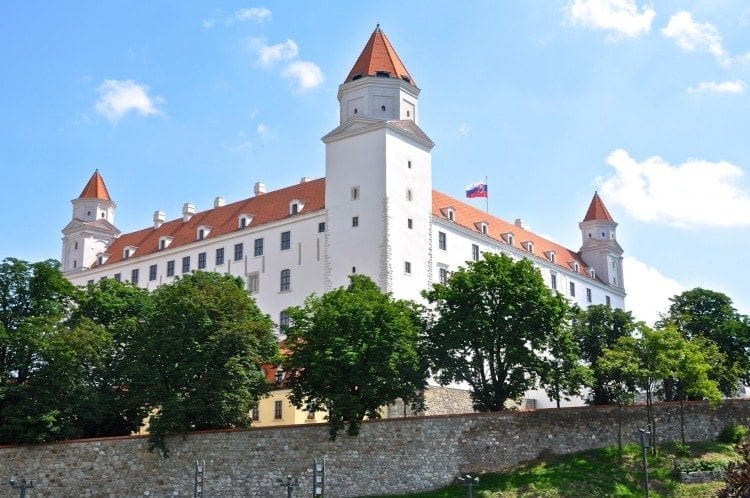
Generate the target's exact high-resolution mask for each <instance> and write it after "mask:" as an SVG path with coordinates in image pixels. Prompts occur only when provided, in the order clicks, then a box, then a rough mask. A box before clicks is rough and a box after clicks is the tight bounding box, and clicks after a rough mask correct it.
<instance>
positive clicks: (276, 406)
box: [273, 400, 283, 420]
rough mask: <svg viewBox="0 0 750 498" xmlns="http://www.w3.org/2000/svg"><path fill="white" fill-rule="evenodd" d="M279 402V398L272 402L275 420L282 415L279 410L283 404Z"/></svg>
mask: <svg viewBox="0 0 750 498" xmlns="http://www.w3.org/2000/svg"><path fill="white" fill-rule="evenodd" d="M281 403H282V402H281V400H276V401H274V402H273V418H275V419H276V420H279V419H281V418H282V415H283V414H282V412H281V410H282V406H283V405H282V404H281Z"/></svg>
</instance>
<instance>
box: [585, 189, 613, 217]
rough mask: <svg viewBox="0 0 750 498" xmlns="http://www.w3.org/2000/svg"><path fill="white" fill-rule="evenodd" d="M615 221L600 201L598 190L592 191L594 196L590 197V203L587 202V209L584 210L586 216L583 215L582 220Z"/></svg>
mask: <svg viewBox="0 0 750 498" xmlns="http://www.w3.org/2000/svg"><path fill="white" fill-rule="evenodd" d="M594 220H596V221H615V220H613V219H612V216H611V215H610V214H609V211H607V208H606V206H605V205H604V202H602V199H601V197H599V193H598V192H594V198H593V199H591V204H589V209H588V211H586V216H584V218H583V221H594Z"/></svg>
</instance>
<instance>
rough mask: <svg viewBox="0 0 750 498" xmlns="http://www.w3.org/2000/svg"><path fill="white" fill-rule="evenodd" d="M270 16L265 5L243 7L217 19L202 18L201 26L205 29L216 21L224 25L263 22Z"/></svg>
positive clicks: (211, 26) (214, 24) (269, 11)
mask: <svg viewBox="0 0 750 498" xmlns="http://www.w3.org/2000/svg"><path fill="white" fill-rule="evenodd" d="M270 18H271V10H270V9H267V8H265V7H250V8H245V9H239V10H237V11H235V12H234V14H231V15H228V16H221V17H219V18H218V19H217V18H215V17H212V18H209V19H204V20H203V27H204V28H206V29H210V28H213V27H214V26H216V24H218V23H222V24H224V25H226V26H231V25H232V24H235V23H238V22H245V21H255V22H263V21H266V20H268V19H270Z"/></svg>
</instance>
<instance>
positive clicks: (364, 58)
mask: <svg viewBox="0 0 750 498" xmlns="http://www.w3.org/2000/svg"><path fill="white" fill-rule="evenodd" d="M379 71H384V72H387V73H389V74H390V77H391V78H400V79H404V80H406V81H407V82H409V83H411V84H412V85H415V86H416V83H415V82H414V78H412V77H411V75H410V74H409V71H407V70H406V66H404V63H403V62H401V58H400V57H399V56H398V54H397V53H396V50H394V48H393V45H391V42H390V40H388V37H387V36H385V33H383V30H381V29H380V25H379V24H378V26H377V27H376V28H375V31H373V32H372V36H370V39H369V40H368V41H367V44H366V45H365V48H364V49H362V53H361V54H359V58H358V59H357V62H355V63H354V67H352V70H351V71H349V76H347V77H346V80H344V83H348V82H350V81H353V80H354V77H355V76H377V73H378V72H379Z"/></svg>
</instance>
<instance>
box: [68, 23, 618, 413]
mask: <svg viewBox="0 0 750 498" xmlns="http://www.w3.org/2000/svg"><path fill="white" fill-rule="evenodd" d="M376 34H377V31H376V33H374V34H373V36H374V37H375V35H376ZM363 53H364V52H363ZM360 59H361V57H360ZM358 63H359V61H358ZM399 63H400V62H399ZM355 67H356V66H355ZM383 72H384V71H377V72H376V75H369V74H364V75H357V76H355V77H354V78H350V81H347V82H345V83H344V84H342V85H341V87H340V90H339V104H340V117H341V122H340V124H339V126H338V127H336V128H335V129H334V130H333V131H331V132H330V133H328V134H327V135H326V136H325V137H323V141H324V142H325V145H326V156H325V161H326V177H325V179H320V180H313V181H311V182H301V183H300V184H299V185H295V186H290V187H287V188H285V189H281V190H277V191H273V192H268V193H265V187H264V186H262V185H261V184H258V185H256V191H255V193H256V195H255V197H253V198H250V199H247V200H242V201H237V202H235V203H233V204H226V203H225V202H224V200H223V199H218V198H217V201H216V203H215V205H214V207H213V208H212V209H208V210H205V211H199V212H196V210H195V207H194V206H192V205H191V204H186V205H185V208H184V210H183V216H182V217H181V218H178V219H175V220H171V221H165V219H164V213H162V212H157V213H155V215H154V224H153V226H152V227H149V228H145V229H142V230H139V231H136V232H132V233H129V234H124V235H120V233H119V231H117V229H115V228H114V226H113V225H112V224H113V223H114V203H113V202H111V201H110V200H109V199H108V195H107V196H106V199H105V198H99V199H91V198H84V197H83V195H82V197H81V198H79V199H77V200H74V201H73V203H74V213H73V221H72V222H71V223H70V224H69V225H68V226H67V227H66V228H65V230H64V231H63V233H64V238H63V269H64V271H65V274H66V276H67V277H68V278H69V279H70V280H71V281H72V282H73V283H75V284H79V285H86V284H87V283H93V282H95V281H98V280H100V279H103V278H116V279H118V280H121V281H130V282H137V284H138V285H139V286H141V287H145V288H148V289H155V288H156V287H157V286H159V285H161V284H165V283H170V282H172V281H174V279H175V278H177V277H179V275H181V274H182V273H185V272H190V271H194V270H197V269H201V270H206V271H218V272H224V273H228V274H231V275H235V276H238V277H241V278H242V279H243V280H244V281H245V282H246V283H247V286H248V291H249V292H250V293H251V294H252V295H253V297H254V298H255V299H256V301H257V303H258V305H259V306H260V308H261V309H262V310H263V311H264V312H266V313H268V314H269V315H270V316H271V317H272V319H273V320H274V321H276V322H277V323H280V322H283V321H284V315H283V311H284V310H285V309H286V308H287V307H289V306H294V305H301V304H302V303H303V302H304V299H305V298H306V297H307V296H309V295H310V294H312V293H317V294H322V293H324V292H326V291H329V290H331V289H333V288H336V287H339V286H343V285H346V284H347V283H348V276H349V275H351V274H352V273H359V274H365V275H368V276H369V277H371V278H372V279H373V280H374V281H375V282H377V283H378V285H379V286H380V287H381V288H382V289H384V290H386V291H388V292H392V293H393V295H394V296H395V297H397V298H405V299H415V300H419V299H421V297H420V293H421V291H423V290H425V289H427V288H429V287H430V286H431V285H432V284H433V283H435V282H439V281H441V280H442V279H445V278H447V277H448V276H449V275H450V272H453V271H455V270H456V269H458V268H459V267H460V266H465V265H466V262H467V261H471V260H474V259H477V258H478V257H479V255H480V254H481V253H483V252H492V253H499V252H503V253H506V254H508V255H510V256H512V257H514V258H522V257H525V258H529V259H531V260H532V261H533V262H534V263H535V264H536V265H537V266H538V267H539V269H540V271H541V272H542V275H543V277H544V280H545V282H547V283H548V285H550V286H551V287H553V288H556V289H557V290H558V291H559V292H561V293H562V294H563V295H565V296H566V297H567V298H568V299H570V301H572V302H575V303H577V304H578V305H579V306H581V307H586V306H588V305H589V304H610V305H611V306H613V307H619V308H621V307H623V306H624V297H625V292H624V288H623V276H622V265H621V260H622V258H621V256H622V249H621V248H620V247H619V245H617V242H616V239H615V236H614V229H615V226H616V223H614V221H611V219H610V220H609V221H607V220H604V221H602V220H589V221H584V222H582V223H581V227H580V229H581V231H582V237H583V247H582V251H581V252H580V253H579V252H576V251H571V250H568V249H565V248H563V247H561V246H558V245H556V244H554V243H552V242H550V241H547V240H545V239H543V238H541V237H539V236H538V235H536V234H533V233H532V232H529V231H527V230H525V229H524V228H523V226H522V224H521V223H520V222H519V223H516V224H509V223H507V222H505V221H502V220H500V219H498V218H496V217H493V216H491V215H489V214H486V213H483V212H481V211H479V210H477V209H475V208H473V207H471V206H469V205H467V204H466V203H464V202H462V201H460V200H457V199H453V198H450V197H448V196H446V195H444V194H441V193H439V192H434V191H433V190H432V168H431V149H432V147H433V145H434V144H433V143H432V142H431V141H430V139H429V138H428V137H427V135H425V134H424V132H422V131H421V129H419V127H418V125H417V122H416V119H417V116H418V112H419V107H418V105H419V103H418V95H419V89H418V88H417V87H416V86H414V85H413V83H412V81H411V79H410V78H406V77H404V76H401V77H387V76H383V74H381V73H383ZM355 110H356V112H355ZM96 174H98V173H96ZM92 180H93V178H92ZM90 183H91V181H90ZM102 186H103V182H102ZM104 190H105V191H106V187H104ZM280 201H281V202H280ZM272 204H273V206H278V205H283V206H287V205H288V210H287V209H286V207H284V209H283V212H282V211H277V212H276V213H275V214H274V215H273V216H271V217H270V218H268V217H267V219H261V218H262V217H261V213H263V212H266V211H267V209H266V208H268V206H271V205H272ZM87 213H88V214H87ZM587 218H588V216H587ZM97 220H102V221H97ZM105 221H106V224H104V222H105ZM92 223H98V224H99V225H101V226H98V227H92ZM107 226H109V227H111V229H110V228H107ZM571 228H573V227H571ZM94 229H97V230H99V231H98V232H96V230H94ZM589 231H591V236H590V237H589V236H588V235H589ZM600 233H604V235H603V236H597V235H598V234H600ZM258 241H262V242H260V243H259V242H258ZM259 244H261V245H259ZM222 253H223V254H222ZM73 261H75V264H73ZM613 262H614V263H615V266H614V267H612V264H613ZM543 406H545V403H544V402H543V401H542V400H541V399H540V400H538V401H537V407H543Z"/></svg>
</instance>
